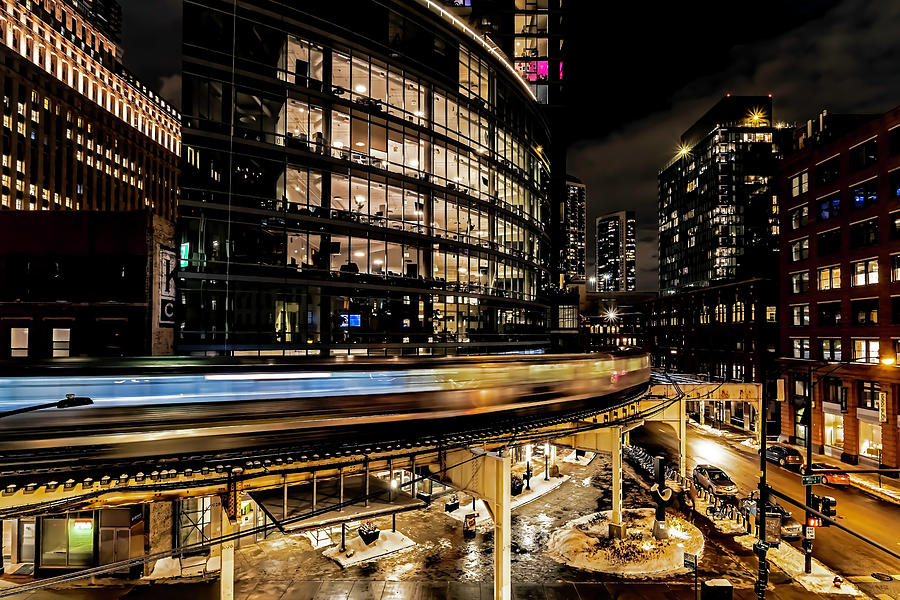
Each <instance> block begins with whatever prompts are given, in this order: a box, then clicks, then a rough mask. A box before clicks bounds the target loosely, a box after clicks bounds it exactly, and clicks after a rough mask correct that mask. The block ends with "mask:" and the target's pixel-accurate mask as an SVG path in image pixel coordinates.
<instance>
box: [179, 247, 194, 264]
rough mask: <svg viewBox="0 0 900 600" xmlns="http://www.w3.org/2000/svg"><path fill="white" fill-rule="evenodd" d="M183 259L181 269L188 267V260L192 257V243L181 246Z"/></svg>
mask: <svg viewBox="0 0 900 600" xmlns="http://www.w3.org/2000/svg"><path fill="white" fill-rule="evenodd" d="M179 256H180V257H181V268H182V269H183V268H184V267H186V266H188V259H189V258H190V257H191V244H190V242H184V243H183V244H181V249H180V254H179Z"/></svg>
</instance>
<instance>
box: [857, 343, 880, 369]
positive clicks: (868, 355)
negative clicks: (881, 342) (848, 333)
mask: <svg viewBox="0 0 900 600" xmlns="http://www.w3.org/2000/svg"><path fill="white" fill-rule="evenodd" d="M853 360H855V361H857V362H869V363H877V362H878V340H869V339H854V340H853Z"/></svg>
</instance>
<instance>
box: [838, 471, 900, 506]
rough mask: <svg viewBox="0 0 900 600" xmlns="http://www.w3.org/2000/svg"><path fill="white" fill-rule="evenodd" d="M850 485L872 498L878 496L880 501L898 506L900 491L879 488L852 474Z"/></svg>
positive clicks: (875, 484)
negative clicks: (870, 495)
mask: <svg viewBox="0 0 900 600" xmlns="http://www.w3.org/2000/svg"><path fill="white" fill-rule="evenodd" d="M850 483H851V484H853V487H856V488H859V489H861V490H863V491H866V492H868V493H870V494H872V495H873V496H878V497H879V498H881V499H882V500H886V501H888V502H893V503H894V504H900V491H898V490H896V489H894V488H889V487H887V486H884V487H879V486H878V484H877V483H875V482H874V481H869V480H868V479H863V478H862V477H858V476H856V475H852V474H851V475H850Z"/></svg>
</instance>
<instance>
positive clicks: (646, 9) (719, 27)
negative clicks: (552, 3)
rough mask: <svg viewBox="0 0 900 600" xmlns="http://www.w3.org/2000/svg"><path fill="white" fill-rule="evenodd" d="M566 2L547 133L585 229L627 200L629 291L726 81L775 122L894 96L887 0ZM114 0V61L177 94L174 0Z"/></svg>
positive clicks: (652, 266) (894, 20) (650, 259)
mask: <svg viewBox="0 0 900 600" xmlns="http://www.w3.org/2000/svg"><path fill="white" fill-rule="evenodd" d="M567 3H568V5H569V8H570V11H572V13H573V14H572V19H571V21H572V23H573V30H572V33H571V35H570V39H569V56H570V58H569V62H568V65H567V66H566V75H567V77H568V78H569V81H570V89H569V91H570V105H571V110H570V111H569V114H570V115H571V121H570V123H569V127H568V131H567V132H556V135H557V136H560V135H561V134H562V135H566V134H568V138H569V142H570V146H569V164H568V170H569V172H570V173H571V174H573V175H575V176H576V177H578V178H579V179H581V180H582V181H583V182H584V183H585V184H586V185H587V194H588V230H589V231H590V229H591V226H590V223H592V222H593V218H594V217H596V216H597V215H600V214H602V213H604V212H609V211H614V210H622V209H634V210H636V211H637V217H638V287H639V289H645V290H652V289H656V287H657V282H656V255H657V241H656V218H657V217H656V174H657V171H658V169H659V167H660V166H662V165H663V164H664V163H665V162H666V161H667V160H668V159H669V158H670V157H671V156H672V155H673V154H674V152H675V148H676V146H677V142H678V137H679V136H680V134H681V133H682V132H683V131H684V130H685V129H687V128H688V127H689V126H690V125H691V124H692V123H693V122H694V121H695V120H696V119H697V118H698V117H699V116H701V115H702V114H703V113H704V112H705V111H706V110H707V109H708V108H709V107H710V106H712V105H713V104H714V103H715V102H716V101H717V100H718V99H719V98H720V97H721V96H723V95H725V93H726V92H730V93H732V94H749V95H756V94H769V93H771V94H773V95H774V112H775V114H774V117H775V120H778V121H786V122H798V123H805V122H806V120H807V119H810V118H814V117H816V116H817V115H818V114H819V112H821V110H822V109H828V111H829V112H832V113H841V112H848V113H849V112H855V113H880V112H885V111H887V110H889V109H891V108H893V107H895V106H897V105H898V104H900V35H898V32H900V1H898V0H780V1H778V0H768V1H767V0H757V1H755V2H722V1H721V0H716V1H694V2H690V3H686V2H682V3H675V2H668V3H663V2H659V3H656V2H654V3H643V2H623V3H613V2H607V1H596V0H567ZM122 9H123V44H124V46H125V53H126V54H125V58H126V63H127V64H128V65H129V66H130V67H131V69H132V70H133V71H135V72H136V73H137V74H138V76H139V77H141V78H142V79H143V80H144V81H146V82H147V84H148V85H151V86H154V87H156V88H157V89H158V90H159V91H160V92H161V94H162V95H163V96H164V97H166V98H168V99H169V100H171V101H172V102H174V103H176V105H178V104H179V103H180V91H181V83H180V75H179V71H180V69H181V62H180V46H181V0H153V1H152V2H147V1H146V0H122ZM587 243H588V249H589V250H588V262H589V271H590V269H591V268H592V266H593V235H591V234H590V233H589V234H588V240H587Z"/></svg>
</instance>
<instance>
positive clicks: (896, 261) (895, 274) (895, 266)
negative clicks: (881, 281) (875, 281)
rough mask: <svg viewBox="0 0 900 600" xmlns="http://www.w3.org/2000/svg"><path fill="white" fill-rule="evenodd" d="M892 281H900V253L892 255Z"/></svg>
mask: <svg viewBox="0 0 900 600" xmlns="http://www.w3.org/2000/svg"><path fill="white" fill-rule="evenodd" d="M891 281H900V254H892V255H891Z"/></svg>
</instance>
